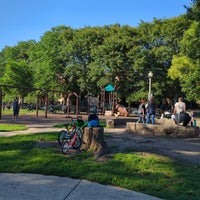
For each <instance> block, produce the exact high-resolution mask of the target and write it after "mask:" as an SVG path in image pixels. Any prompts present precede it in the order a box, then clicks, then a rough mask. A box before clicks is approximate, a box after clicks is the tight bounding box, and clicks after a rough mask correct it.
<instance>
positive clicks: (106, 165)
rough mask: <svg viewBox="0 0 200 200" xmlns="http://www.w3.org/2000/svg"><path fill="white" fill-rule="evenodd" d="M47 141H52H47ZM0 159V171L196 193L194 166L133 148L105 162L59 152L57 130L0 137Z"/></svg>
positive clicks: (162, 193) (179, 198) (199, 191)
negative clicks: (55, 131) (54, 131)
mask: <svg viewBox="0 0 200 200" xmlns="http://www.w3.org/2000/svg"><path fill="white" fill-rule="evenodd" d="M51 143H53V144H54V145H53V146H52V145H47V144H51ZM44 144H46V145H44ZM0 162H1V165H0V172H1V173H39V174H45V175H56V176H63V177H71V178H79V179H87V180H90V181H94V182H98V183H101V184H106V185H114V186H120V187H123V188H127V189H130V190H134V191H138V192H143V193H146V194H150V195H154V196H157V197H160V198H164V199H169V200H188V199H190V200H197V199H199V196H200V184H199V180H200V170H199V168H197V167H194V166H192V165H183V164H180V163H176V162H174V161H173V160H172V159H170V158H168V157H164V156H159V155H156V154H150V153H144V152H137V151H134V149H129V150H127V152H126V153H117V154H113V155H107V161H106V162H97V161H95V160H94V157H93V155H92V153H91V152H81V153H77V154H73V155H71V156H70V155H63V154H61V150H60V147H58V146H57V133H39V134H31V135H22V136H19V135H18V136H13V137H6V138H4V137H1V138H0Z"/></svg>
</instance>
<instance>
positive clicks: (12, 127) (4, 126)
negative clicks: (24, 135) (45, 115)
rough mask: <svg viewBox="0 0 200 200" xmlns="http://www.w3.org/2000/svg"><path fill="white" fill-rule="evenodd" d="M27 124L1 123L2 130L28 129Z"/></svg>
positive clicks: (0, 130)
mask: <svg viewBox="0 0 200 200" xmlns="http://www.w3.org/2000/svg"><path fill="white" fill-rule="evenodd" d="M26 129H27V126H26V125H22V124H0V132H9V131H21V130H26Z"/></svg>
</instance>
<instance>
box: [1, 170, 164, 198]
mask: <svg viewBox="0 0 200 200" xmlns="http://www.w3.org/2000/svg"><path fill="white" fill-rule="evenodd" d="M81 199H83V200H85V199H87V200H161V199H159V198H156V197H153V196H150V195H146V194H142V193H139V192H135V191H131V190H126V189H122V188H119V187H113V186H108V185H101V184H98V183H92V182H90V181H87V180H80V179H71V178H66V177H57V176H44V175H39V174H10V173H0V200H81Z"/></svg>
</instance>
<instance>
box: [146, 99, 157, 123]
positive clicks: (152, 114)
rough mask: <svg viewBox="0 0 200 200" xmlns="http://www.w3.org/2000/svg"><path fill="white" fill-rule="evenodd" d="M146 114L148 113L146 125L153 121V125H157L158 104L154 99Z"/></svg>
mask: <svg viewBox="0 0 200 200" xmlns="http://www.w3.org/2000/svg"><path fill="white" fill-rule="evenodd" d="M146 112H147V120H146V123H147V124H149V123H150V120H151V123H152V124H155V114H156V104H155V102H154V97H151V98H150V101H149V102H148V104H147V107H146Z"/></svg>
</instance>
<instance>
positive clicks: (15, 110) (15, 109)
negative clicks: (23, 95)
mask: <svg viewBox="0 0 200 200" xmlns="http://www.w3.org/2000/svg"><path fill="white" fill-rule="evenodd" d="M18 115H19V98H18V97H16V98H15V100H14V102H13V119H14V120H15V121H16V120H17V119H18Z"/></svg>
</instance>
